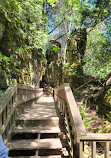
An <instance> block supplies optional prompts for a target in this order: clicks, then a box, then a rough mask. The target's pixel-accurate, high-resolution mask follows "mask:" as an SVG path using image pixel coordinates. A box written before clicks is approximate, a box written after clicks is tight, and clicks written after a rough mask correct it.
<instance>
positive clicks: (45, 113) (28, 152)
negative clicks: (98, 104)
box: [8, 94, 69, 158]
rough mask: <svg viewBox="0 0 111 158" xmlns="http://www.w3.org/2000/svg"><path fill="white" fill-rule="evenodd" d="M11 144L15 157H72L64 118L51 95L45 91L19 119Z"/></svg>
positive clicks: (9, 144) (9, 143)
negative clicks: (66, 136)
mask: <svg viewBox="0 0 111 158" xmlns="http://www.w3.org/2000/svg"><path fill="white" fill-rule="evenodd" d="M8 147H9V157H13V158H25V157H27V158H29V157H30V158H35V157H37V158H62V157H69V155H68V144H67V141H66V139H65V132H64V129H63V118H62V117H60V116H59V114H58V113H57V110H56V108H55V105H54V100H53V97H52V96H50V95H47V94H44V95H43V96H42V97H41V98H40V99H39V100H36V101H34V103H33V105H32V106H31V107H30V108H27V109H25V111H24V113H22V114H21V115H19V116H18V117H17V118H16V121H15V128H14V129H13V130H12V131H11V140H10V141H9V142H8Z"/></svg>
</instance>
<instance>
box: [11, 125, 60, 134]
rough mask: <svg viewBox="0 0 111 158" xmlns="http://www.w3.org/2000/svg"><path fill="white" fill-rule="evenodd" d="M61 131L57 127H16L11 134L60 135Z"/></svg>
mask: <svg viewBox="0 0 111 158" xmlns="http://www.w3.org/2000/svg"><path fill="white" fill-rule="evenodd" d="M60 132H61V130H60V128H59V126H55V127H50V126H37V127H26V128H23V127H18V128H16V129H14V130H13V131H12V133H13V134H16V133H60Z"/></svg>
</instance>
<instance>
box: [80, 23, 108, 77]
mask: <svg viewBox="0 0 111 158" xmlns="http://www.w3.org/2000/svg"><path fill="white" fill-rule="evenodd" d="M109 46H110V40H109V39H108V37H107V36H106V34H105V26H102V27H101V28H100V27H99V26H98V27H96V28H95V29H94V30H93V31H91V32H90V33H89V34H88V37H87V47H86V55H85V57H84V59H83V60H84V62H85V63H86V64H85V66H84V73H85V74H88V75H92V76H94V77H101V78H104V77H105V76H106V75H107V74H108V73H110V71H111V70H110V69H111V60H110V56H111V52H110V47H109Z"/></svg>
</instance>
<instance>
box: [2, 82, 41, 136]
mask: <svg viewBox="0 0 111 158" xmlns="http://www.w3.org/2000/svg"><path fill="white" fill-rule="evenodd" d="M42 95H43V89H42V88H32V87H28V86H25V85H21V84H11V85H10V86H9V88H8V89H7V90H6V91H5V93H4V94H3V95H2V96H1V97H0V135H3V139H7V136H8V133H9V131H10V129H11V127H12V125H13V122H14V119H15V117H16V115H17V112H16V110H17V108H18V105H20V106H19V107H22V106H23V104H24V103H25V102H28V101H30V100H33V99H36V98H39V97H41V96H42ZM21 105H22V106H21ZM19 109H20V108H19Z"/></svg>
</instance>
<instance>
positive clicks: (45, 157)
mask: <svg viewBox="0 0 111 158" xmlns="http://www.w3.org/2000/svg"><path fill="white" fill-rule="evenodd" d="M9 158H62V157H61V155H51V156H27V157H26V156H17V157H9Z"/></svg>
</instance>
